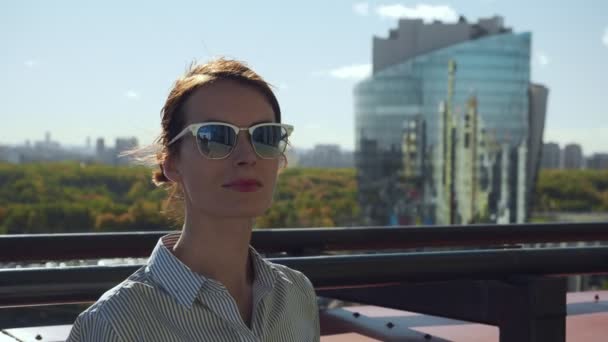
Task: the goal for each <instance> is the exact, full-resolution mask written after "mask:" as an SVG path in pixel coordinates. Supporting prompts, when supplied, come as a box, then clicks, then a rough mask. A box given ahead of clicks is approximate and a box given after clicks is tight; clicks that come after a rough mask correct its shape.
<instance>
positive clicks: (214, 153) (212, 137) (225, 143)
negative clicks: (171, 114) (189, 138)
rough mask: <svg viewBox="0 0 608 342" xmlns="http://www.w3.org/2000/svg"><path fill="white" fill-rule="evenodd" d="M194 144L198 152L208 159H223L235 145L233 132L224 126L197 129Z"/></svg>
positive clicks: (215, 125) (216, 125)
mask: <svg viewBox="0 0 608 342" xmlns="http://www.w3.org/2000/svg"><path fill="white" fill-rule="evenodd" d="M196 142H197V144H198V148H199V151H200V152H201V153H202V154H204V155H205V156H206V157H209V158H215V159H219V158H224V157H226V156H227V155H229V154H230V152H232V149H233V148H234V145H235V144H236V135H235V134H234V130H233V129H232V128H230V127H229V126H225V125H218V124H213V125H207V126H202V127H201V128H199V129H198V133H197V135H196Z"/></svg>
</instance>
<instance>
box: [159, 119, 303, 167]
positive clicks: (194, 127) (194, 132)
mask: <svg viewBox="0 0 608 342" xmlns="http://www.w3.org/2000/svg"><path fill="white" fill-rule="evenodd" d="M210 125H223V126H227V127H230V128H232V129H233V130H234V134H235V136H236V140H235V142H234V146H232V148H231V150H230V153H228V154H226V156H224V157H221V158H212V157H209V156H206V155H205V154H204V153H203V152H202V151H201V149H200V146H199V144H198V142H197V141H196V140H195V143H196V148H197V149H198V152H199V153H200V154H201V155H202V156H203V157H205V158H208V159H213V160H219V159H226V158H228V157H229V156H230V155H231V154H232V152H234V149H235V147H236V145H237V144H238V142H239V133H240V132H241V131H247V132H249V143H250V144H251V146H252V147H253V150H254V151H255V154H256V155H257V156H258V157H260V158H262V159H277V158H278V157H270V158H268V157H263V156H261V155H260V154H259V153H258V151H257V149H256V148H255V144H254V143H253V131H254V130H255V129H256V128H258V127H262V126H278V127H282V128H285V130H286V131H287V137H289V136H290V135H291V133H292V132H293V129H294V127H293V126H292V125H288V124H283V123H276V122H263V123H259V124H255V125H253V126H250V127H238V126H235V125H233V124H229V123H227V122H221V121H209V122H200V123H193V124H190V125H188V126H186V127H185V128H184V129H183V130H182V131H181V132H180V133H179V134H178V135H176V136H175V137H174V138H173V139H171V141H169V143H168V144H167V146H169V145H171V144H173V143H174V142H176V141H177V140H179V139H180V138H181V137H183V136H184V135H186V134H187V133H188V132H190V133H191V134H192V136H193V137H194V138H195V139H198V130H199V129H200V128H201V127H204V126H210ZM283 152H284V151H283Z"/></svg>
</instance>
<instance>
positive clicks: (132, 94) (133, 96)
mask: <svg viewBox="0 0 608 342" xmlns="http://www.w3.org/2000/svg"><path fill="white" fill-rule="evenodd" d="M125 97H127V98H128V99H131V100H138V99H139V93H138V92H136V91H134V90H128V91H127V92H125Z"/></svg>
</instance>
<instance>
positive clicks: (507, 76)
mask: <svg viewBox="0 0 608 342" xmlns="http://www.w3.org/2000/svg"><path fill="white" fill-rule="evenodd" d="M530 45H531V34H530V33H528V32H525V33H514V32H512V30H511V29H510V28H506V27H505V26H504V25H503V19H502V18H500V17H494V18H489V19H481V20H479V21H478V22H477V23H468V22H467V21H466V20H465V19H464V18H461V20H460V21H459V22H458V23H454V24H443V23H439V22H434V23H432V24H425V23H424V22H423V21H422V20H408V19H403V20H400V21H399V25H398V28H396V29H393V30H391V31H390V32H389V36H388V37H387V38H378V37H375V38H374V40H373V73H372V75H371V76H370V77H369V78H367V79H365V80H363V81H361V82H360V83H359V84H357V85H356V87H355V90H354V95H355V129H356V131H355V138H356V151H355V152H356V153H355V163H356V167H357V169H358V181H359V189H360V190H361V193H360V203H361V206H362V210H363V213H364V214H365V215H368V214H369V215H370V216H369V217H368V219H369V222H368V223H372V224H389V223H390V222H391V221H392V217H393V216H394V215H393V212H392V211H391V210H392V209H391V208H392V207H393V202H391V201H394V200H395V199H397V200H399V199H402V198H405V197H407V195H406V194H404V193H402V192H403V191H402V190H400V189H401V188H400V187H399V186H398V184H397V183H396V182H398V180H399V176H400V175H401V174H402V172H403V163H394V162H392V158H400V159H403V153H404V151H403V147H404V144H403V132H402V128H403V125H404V123H405V122H406V121H407V120H408V118H411V117H412V116H420V117H421V120H423V121H424V123H425V130H426V132H425V136H426V144H425V145H426V146H425V151H424V152H425V153H423V154H422V155H424V156H425V157H426V158H427V160H428V161H429V163H428V166H427V168H426V171H427V172H425V174H426V176H425V177H424V182H423V183H424V184H425V185H424V186H423V189H426V190H425V191H424V192H423V194H424V195H423V196H422V200H421V201H422V203H423V208H424V210H421V211H420V212H421V213H427V214H428V217H422V218H421V220H422V222H428V223H431V222H434V223H456V222H470V221H471V220H470V219H473V217H479V216H486V217H488V218H489V217H493V220H494V221H496V220H497V217H498V216H500V215H499V213H498V212H496V210H498V208H499V206H498V203H497V202H498V201H499V200H500V199H502V201H503V205H504V208H508V211H509V213H508V215H507V216H508V217H509V219H508V221H509V222H516V221H522V220H525V217H526V213H525V212H526V211H527V203H528V202H529V199H528V198H529V196H530V189H532V188H533V184H534V182H535V177H536V174H537V170H538V167H539V165H540V159H539V157H540V151H541V146H542V132H543V129H544V121H545V110H546V101H547V96H548V90H547V88H546V87H544V86H540V85H534V84H531V83H530ZM472 99H474V100H472ZM471 101H474V105H472V103H471ZM440 105H441V106H442V108H441V109H440V110H439V113H438V110H437V108H438V107H439V106H440ZM471 111H474V114H473V112H471ZM467 117H468V120H469V123H466V120H467V119H466V118H467ZM463 120H464V122H463ZM475 120H476V122H478V123H479V122H481V121H483V129H484V133H483V134H482V133H481V132H480V130H481V129H482V128H481V125H477V126H476V127H474V125H473V121H475ZM484 137H485V138H484ZM466 139H469V141H468V145H467V142H466ZM471 139H476V140H477V142H476V143H474V142H473V141H472V140H471ZM484 141H491V142H492V144H493V146H494V149H493V150H491V151H490V149H489V148H488V147H487V146H481V143H482V142H484ZM465 146H468V147H466V148H465ZM483 153H486V156H485V157H483ZM498 156H500V157H498ZM460 158H466V159H467V160H471V161H472V160H475V161H477V162H476V163H473V165H471V164H468V163H462V159H460ZM484 158H485V159H484ZM482 159H483V160H484V163H486V164H483V163H482V162H480V160H482ZM490 161H493V162H495V163H498V164H497V165H500V166H491V165H488V164H487V163H489V162H490ZM502 161H504V162H502ZM463 165H464V166H463ZM482 166H483V167H482ZM463 167H465V169H466V170H465V169H462V168H463ZM459 168H460V169H459ZM481 169H484V171H483V172H482V171H481ZM488 170H492V172H494V173H493V175H492V176H491V175H489V174H487V172H489V171H488ZM501 170H502V172H501ZM431 175H435V177H432V176H431ZM482 175H483V176H485V177H486V178H485V179H484V181H485V182H490V179H492V182H494V183H495V186H494V189H496V188H498V189H499V190H496V191H497V192H496V193H491V191H490V189H491V187H490V186H489V185H488V184H486V185H487V186H488V187H487V189H486V190H485V191H487V193H485V192H482V193H483V194H484V195H483V196H485V197H484V198H486V199H482V198H480V197H479V196H482V195H480V192H479V186H480V185H479V183H480V182H481V178H480V177H482ZM463 179H466V180H467V182H468V183H467V184H466V185H458V187H464V188H466V189H467V190H466V194H468V195H467V196H468V197H467V198H468V199H467V200H466V201H464V200H463V199H460V200H459V199H458V198H457V197H458V196H456V195H454V194H455V191H456V188H455V185H456V184H454V182H459V181H462V180H463ZM501 182H504V184H505V185H504V187H502V188H504V189H503V190H504V191H500V189H501V187H500V186H498V185H499V184H501ZM387 189H389V190H387ZM400 191H401V192H400ZM374 193H377V194H378V195H374ZM459 196H460V195H459ZM483 196H482V197H483ZM463 201H464V202H466V203H463ZM485 202H487V205H485V207H486V208H487V210H488V211H489V210H491V208H494V210H495V212H492V213H487V214H486V215H481V214H480V213H479V210H481V209H479V208H480V206H481V204H482V203H484V204H485ZM463 208H467V209H466V210H467V214H466V215H463V210H464V209H463ZM472 208H477V209H475V210H473V209H472ZM476 210H477V213H476V214H474V212H475V211H476ZM503 211H504V210H503ZM519 211H523V212H524V213H519ZM430 213H432V214H430ZM465 216H466V217H467V218H469V219H466V220H465V219H464V217H465ZM505 217H506V216H505Z"/></svg>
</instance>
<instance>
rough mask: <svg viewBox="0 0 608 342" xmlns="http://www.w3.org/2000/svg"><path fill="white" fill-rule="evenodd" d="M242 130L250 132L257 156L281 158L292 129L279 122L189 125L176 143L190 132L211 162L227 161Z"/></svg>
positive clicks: (175, 139) (200, 149)
mask: <svg viewBox="0 0 608 342" xmlns="http://www.w3.org/2000/svg"><path fill="white" fill-rule="evenodd" d="M240 131H248V132H249V137H250V138H251V145H252V146H253V149H254V151H255V153H256V154H257V155H258V156H260V158H263V159H275V158H278V157H280V156H281V155H282V154H283V152H285V148H286V147H287V138H288V137H289V135H290V134H291V133H292V132H293V126H291V125H286V124H280V123H261V124H257V125H254V126H251V127H237V126H235V125H231V124H228V123H224V122H204V123H195V124H191V125H188V126H187V127H186V128H184V129H183V130H182V131H181V132H180V133H179V134H178V135H177V136H175V138H173V139H171V141H169V144H168V145H171V144H173V143H174V142H176V141H177V140H179V139H180V138H181V137H183V136H184V135H185V134H187V133H188V132H190V133H191V134H192V135H193V136H194V137H196V146H197V147H198V151H199V152H200V153H201V154H202V155H203V156H205V157H207V158H209V159H224V158H227V157H228V156H229V155H230V153H232V151H234V148H235V146H236V144H237V141H238V136H239V132H240Z"/></svg>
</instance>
